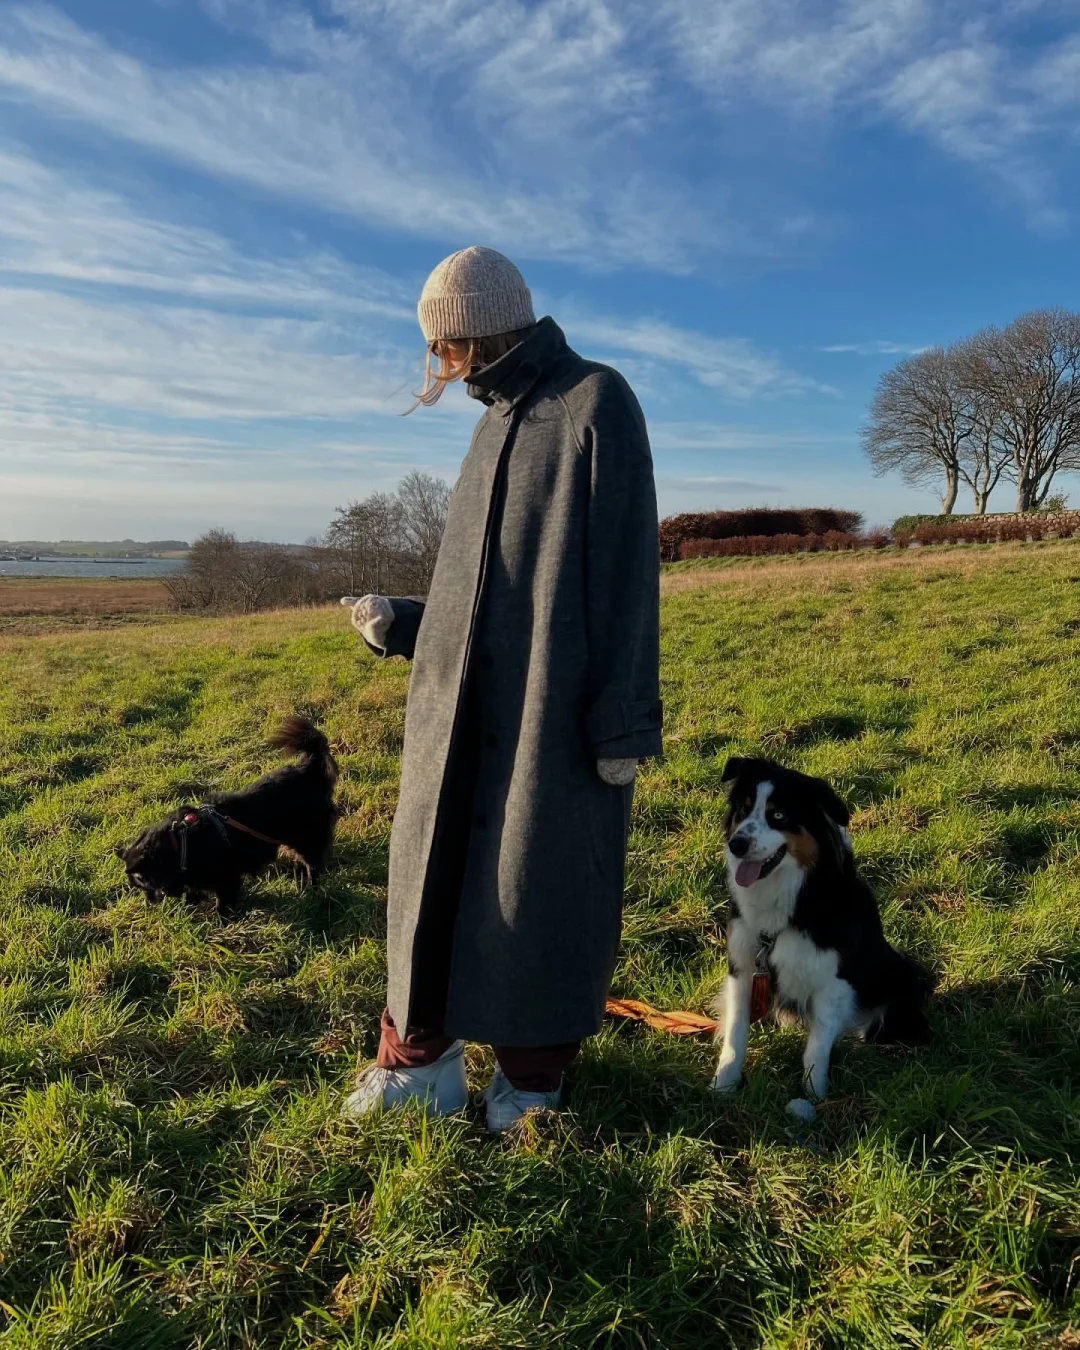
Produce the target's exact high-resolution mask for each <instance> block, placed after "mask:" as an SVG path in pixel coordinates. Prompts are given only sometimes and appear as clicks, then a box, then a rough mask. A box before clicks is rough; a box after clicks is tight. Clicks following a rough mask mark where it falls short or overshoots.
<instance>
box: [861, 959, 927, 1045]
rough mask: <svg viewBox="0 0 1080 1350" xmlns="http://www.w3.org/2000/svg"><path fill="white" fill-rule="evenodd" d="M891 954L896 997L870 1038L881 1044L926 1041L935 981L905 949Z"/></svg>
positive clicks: (918, 1043) (923, 1042)
mask: <svg viewBox="0 0 1080 1350" xmlns="http://www.w3.org/2000/svg"><path fill="white" fill-rule="evenodd" d="M892 957H893V959H892V966H893V969H892V971H891V972H890V974H891V977H892V978H891V980H890V983H891V984H892V986H893V991H894V992H893V997H892V998H891V999H890V1000H889V1002H888V1003H887V1004H886V1006H885V1011H884V1015H883V1017H882V1019H881V1021H880V1022H879V1023H878V1024H877V1026H876V1027H875V1028H874V1029H873V1031H872V1032H871V1033H870V1035H869V1036H868V1037H867V1039H868V1040H873V1041H877V1042H878V1043H879V1044H881V1045H926V1044H927V1042H928V1041H929V1040H930V1024H929V1022H928V1021H927V1020H926V1001H927V999H928V998H929V997H930V995H931V994H932V993H933V992H934V985H935V983H936V981H935V979H934V976H933V975H932V974H931V973H930V971H928V970H927V969H926V967H925V966H921V965H919V963H918V961H913V960H912V958H911V957H910V956H906V955H905V954H904V953H903V952H898V951H896V949H895V948H894V949H893V953H892Z"/></svg>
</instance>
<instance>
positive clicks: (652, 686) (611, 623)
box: [583, 376, 663, 759]
mask: <svg viewBox="0 0 1080 1350" xmlns="http://www.w3.org/2000/svg"><path fill="white" fill-rule="evenodd" d="M610 379H611V382H610V383H609V384H608V385H607V388H606V389H605V390H604V391H603V393H602V395H601V396H600V397H599V398H598V400H597V404H596V410H595V412H594V415H593V417H592V419H591V423H590V425H589V426H588V427H586V428H585V430H584V433H583V440H584V447H583V448H584V449H585V450H586V452H587V453H588V455H589V457H590V482H589V506H588V523H587V533H586V623H587V627H588V643H589V703H588V707H587V709H586V713H585V734H586V736H587V738H588V741H589V744H590V747H591V749H592V752H593V755H594V756H595V758H597V759H644V758H646V757H648V756H650V755H659V754H660V753H661V751H662V748H663V745H662V730H663V709H662V705H661V702H660V545H659V539H658V535H657V518H656V486H655V483H654V481H653V467H652V455H651V453H650V451H649V437H648V433H647V431H646V429H645V419H644V417H643V415H642V412H641V409H640V407H639V406H638V403H637V400H636V399H635V397H634V395H633V393H632V392H631V391H630V388H629V387H628V386H627V385H626V383H625V382H624V381H623V380H622V379H621V378H620V377H618V376H612V377H610Z"/></svg>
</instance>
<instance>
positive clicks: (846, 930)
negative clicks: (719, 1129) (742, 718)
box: [713, 759, 933, 1120]
mask: <svg viewBox="0 0 1080 1350" xmlns="http://www.w3.org/2000/svg"><path fill="white" fill-rule="evenodd" d="M724 782H725V783H729V784H730V785H731V796H730V799H729V804H728V813H727V818H726V820H725V822H724V833H725V835H726V836H727V850H726V852H727V869H728V887H729V889H730V892H731V921H730V924H729V926H728V978H727V982H726V984H725V986H724V990H723V992H722V994H721V996H720V999H719V1000H718V1001H717V1004H718V1012H719V1015H720V1017H721V1019H722V1023H723V1038H724V1047H723V1051H722V1052H721V1055H720V1063H719V1065H718V1066H717V1070H716V1076H715V1078H714V1079H713V1088H714V1090H715V1091H717V1092H726V1091H729V1090H730V1089H731V1088H733V1087H734V1086H735V1085H736V1084H737V1083H738V1081H739V1079H740V1077H741V1076H742V1066H743V1060H744V1059H745V1057H746V1042H747V1033H748V1031H749V1027H750V1023H751V1021H752V1020H754V1019H755V1017H760V1016H763V1015H764V1014H765V1013H766V1012H767V1011H769V1010H770V1008H771V1009H772V1011H774V1012H776V1013H777V1014H779V1015H781V1016H784V1017H787V1018H793V1019H795V1020H797V1021H801V1022H803V1023H805V1024H806V1027H807V1031H808V1036H807V1042H806V1053H805V1054H804V1056H803V1082H804V1089H805V1092H806V1096H805V1097H797V1098H795V1099H793V1100H792V1101H791V1102H789V1103H788V1110H789V1111H791V1112H792V1114H793V1115H796V1116H798V1117H800V1118H801V1119H803V1120H810V1119H812V1118H813V1116H814V1106H813V1102H814V1101H816V1100H820V1099H821V1098H822V1097H824V1096H825V1091H826V1088H827V1086H828V1078H829V1056H830V1054H831V1053H832V1048H833V1045H834V1044H835V1042H836V1040H837V1038H838V1037H839V1036H843V1035H845V1034H851V1033H854V1034H855V1035H857V1036H862V1037H863V1038H864V1039H866V1040H873V1041H879V1042H892V1043H899V1044H907V1045H914V1044H919V1043H921V1042H923V1041H926V1040H927V1039H929V1028H928V1026H927V1022H926V1016H925V1013H924V1011H923V1005H924V1004H925V1002H926V999H927V998H928V996H929V994H930V993H931V991H932V988H933V980H932V978H931V976H930V974H929V973H928V972H927V971H925V970H924V969H923V968H922V966H920V965H918V964H917V963H916V962H915V961H913V960H912V959H911V958H910V957H909V956H905V955H904V953H903V952H899V951H897V950H896V948H895V947H892V946H890V944H889V943H888V942H887V941H886V940H885V935H884V933H883V932H882V928H881V919H880V917H879V915H878V908H877V901H876V900H875V899H874V894H873V892H872V891H871V890H870V887H869V886H867V884H866V882H865V881H863V879H862V878H861V877H860V876H859V873H858V871H857V869H856V866H855V858H854V855H853V854H852V850H851V839H850V836H849V835H848V830H847V827H848V824H849V821H850V819H851V816H850V813H849V811H848V809H847V807H846V806H845V805H844V803H843V802H842V801H841V800H840V798H839V797H838V796H837V795H836V793H835V792H834V791H833V789H832V788H831V787H830V786H829V784H828V783H826V782H825V780H824V779H822V778H811V777H809V776H808V775H807V774H803V773H796V772H795V771H794V770H792V769H785V768H783V767H782V766H781V765H779V764H775V763H773V762H772V761H771V760H768V759H732V760H730V761H729V762H728V765H727V768H726V769H725V770H724ZM754 1005H757V1006H754ZM808 1098H809V1099H810V1100H807V1099H808Z"/></svg>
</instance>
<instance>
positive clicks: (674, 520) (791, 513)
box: [660, 506, 862, 562]
mask: <svg viewBox="0 0 1080 1350" xmlns="http://www.w3.org/2000/svg"><path fill="white" fill-rule="evenodd" d="M861 526H862V516H860V515H859V513H858V512H857V511H840V510H835V509H833V508H831V507H815V506H807V507H798V508H795V509H792V510H785V509H780V508H777V509H773V508H771V507H752V508H749V509H748V510H745V511H699V512H691V513H687V514H685V515H680V516H668V518H667V519H666V520H662V521H661V522H660V554H661V557H662V558H663V559H664V561H665V562H674V561H675V560H676V558H679V557H681V556H682V555H681V553H680V550H681V548H682V546H683V544H686V543H688V542H690V541H691V540H702V539H745V538H747V537H763V536H774V537H776V536H782V535H795V536H796V537H798V538H808V537H809V536H810V535H825V534H827V533H841V534H850V533H854V532H856V531H857V530H859V529H860V527H861ZM777 551H778V552H781V553H790V552H791V551H792V550H791V549H780V550H777ZM695 556H700V557H704V556H715V555H704V554H699V555H695Z"/></svg>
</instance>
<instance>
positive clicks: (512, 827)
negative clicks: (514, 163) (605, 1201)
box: [348, 248, 661, 1132]
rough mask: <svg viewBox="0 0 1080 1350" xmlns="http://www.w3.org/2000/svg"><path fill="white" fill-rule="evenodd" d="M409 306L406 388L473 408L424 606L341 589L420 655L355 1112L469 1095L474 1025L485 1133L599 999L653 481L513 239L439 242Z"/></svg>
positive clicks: (646, 593) (612, 924)
mask: <svg viewBox="0 0 1080 1350" xmlns="http://www.w3.org/2000/svg"><path fill="white" fill-rule="evenodd" d="M419 317H420V327H421V329H422V330H423V334H424V337H425V339H426V340H427V342H428V347H429V360H428V374H427V379H426V381H425V385H424V389H423V391H422V393H421V395H420V402H421V403H423V404H425V405H428V406H430V405H431V404H433V403H435V402H436V400H437V399H438V398H439V396H440V394H441V393H442V392H443V390H444V389H445V388H446V386H447V385H448V384H450V383H452V382H453V381H456V380H464V381H465V382H466V383H467V386H468V391H469V393H470V394H471V395H472V396H473V397H474V398H476V399H479V400H480V401H481V402H482V403H484V404H485V405H486V412H485V413H484V415H483V416H482V417H481V419H480V422H479V424H478V425H477V428H476V431H475V433H474V435H473V440H472V446H471V448H470V450H469V454H468V456H467V457H466V459H465V462H464V464H463V466H462V470H461V476H460V478H459V480H458V483H457V486H456V488H455V489H454V493H453V496H452V498H451V502H450V510H449V515H448V518H447V523H446V531H445V534H444V537H443V542H442V547H441V549H440V552H439V557H438V562H437V565H436V568H435V574H434V577H433V580H432V583H431V590H430V594H429V595H428V599H427V603H426V605H424V604H421V603H419V602H418V601H411V600H398V599H388V598H387V597H384V596H366V597H364V599H362V600H360V601H358V602H357V603H356V604H355V605H354V606H353V616H352V617H353V624H354V626H355V627H356V628H357V630H358V631H359V632H360V634H361V636H362V637H363V639H364V641H365V642H366V643H367V645H368V646H369V647H370V648H371V649H372V651H374V652H375V653H376V654H378V655H380V656H395V655H399V656H404V657H407V658H414V662H415V663H414V668H413V675H412V684H411V688H410V692H409V703H408V709H407V713H406V721H405V748H404V756H403V762H402V775H401V795H400V799H399V803H398V808H397V813H396V816H395V818H394V827H393V833H392V836H391V843H390V892H389V908H388V940H387V956H388V962H389V993H388V996H387V1003H388V1007H387V1010H386V1012H385V1013H384V1015H383V1020H382V1038H381V1041H380V1045H379V1051H378V1057H377V1059H376V1062H375V1063H374V1064H372V1065H369V1066H368V1067H367V1068H366V1069H365V1070H364V1071H363V1072H362V1073H361V1076H360V1079H359V1081H358V1084H357V1087H356V1091H355V1092H354V1093H353V1094H352V1096H351V1097H350V1098H349V1101H348V1110H349V1111H350V1113H352V1114H354V1115H359V1114H363V1113H366V1112H369V1111H373V1110H377V1109H380V1108H383V1107H389V1106H395V1105H400V1104H401V1103H403V1102H405V1101H407V1100H409V1099H411V1098H418V1099H421V1100H423V1101H424V1102H425V1103H426V1107H427V1110H428V1111H429V1112H431V1113H433V1114H439V1115H444V1114H449V1113H451V1112H455V1111H458V1110H460V1109H461V1108H462V1107H464V1106H465V1104H466V1102H467V1099H468V1093H467V1087H466V1080H465V1064H464V1057H463V1053H464V1044H463V1042H464V1041H465V1040H472V1041H478V1042H481V1043H483V1044H488V1045H492V1046H494V1048H495V1057H496V1060H497V1062H498V1065H499V1067H498V1070H497V1071H496V1073H495V1075H494V1077H493V1079H492V1081H491V1083H490V1084H489V1086H488V1088H487V1091H486V1092H485V1094H484V1097H485V1101H486V1104H487V1121H488V1125H489V1127H490V1128H491V1129H492V1130H494V1131H496V1132H498V1131H502V1130H504V1129H506V1128H507V1127H508V1126H509V1125H511V1124H513V1122H514V1121H516V1120H518V1119H519V1118H520V1117H521V1116H522V1115H523V1114H524V1113H525V1111H527V1110H528V1109H530V1108H531V1107H535V1106H546V1107H554V1106H557V1105H558V1103H559V1100H560V1095H561V1090H562V1076H563V1070H564V1069H565V1068H566V1066H567V1065H568V1064H569V1063H570V1062H571V1060H573V1059H574V1057H575V1056H576V1055H577V1053H578V1050H579V1048H580V1043H581V1040H582V1038H583V1037H585V1036H588V1035H592V1034H594V1033H595V1032H596V1031H598V1030H599V1028H600V1023H601V1019H602V1017H603V1012H604V1003H605V1000H606V998H607V994H608V987H609V983H610V980H611V974H612V970H613V968H614V965H615V959H616V954H617V949H618V943H619V934H620V921H621V907H622V894H623V878H624V867H625V859H626V841H627V831H628V826H629V818H630V803H631V798H632V795H633V780H634V773H635V769H636V765H637V761H638V760H639V759H642V758H644V757H646V756H650V755H657V754H659V753H660V749H661V705H660V698H659V638H658V629H659V623H658V591H659V585H658V581H659V561H658V545H657V519H656V499H655V490H654V485H653V472H652V459H651V455H650V452H649V442H648V436H647V433H646V429H645V422H644V419H643V417H642V414H641V409H640V408H639V407H638V404H637V400H636V399H635V398H634V395H633V393H632V392H631V390H630V388H629V387H628V386H627V384H626V382H625V381H624V380H623V378H622V377H621V376H620V375H619V374H617V373H616V372H615V371H614V370H611V369H609V368H608V367H606V366H601V365H597V364H594V363H592V362H589V361H585V360H583V359H582V358H581V357H580V356H578V355H577V354H576V353H575V352H573V351H571V349H570V348H569V347H568V346H567V343H566V339H565V337H564V336H563V333H562V332H561V330H560V329H559V328H558V326H557V325H556V324H555V322H554V321H553V320H552V319H550V318H545V319H541V320H540V322H539V323H537V322H536V319H535V317H534V314H533V307H532V298H531V296H530V293H529V290H528V288H527V287H526V285H525V282H524V280H523V278H522V276H521V274H520V272H519V271H518V269H517V268H516V267H515V266H514V264H513V263H512V262H510V260H509V259H508V258H504V257H503V256H502V255H501V254H499V253H496V252H494V251H493V250H491V249H485V248H468V249H465V250H463V251H462V252H460V253H455V254H453V255H452V256H451V257H449V258H447V259H446V260H445V261H444V262H442V263H440V265H439V266H438V267H437V268H436V269H435V271H434V272H433V273H432V274H431V276H430V278H429V279H428V281H427V284H426V285H425V287H424V291H423V294H422V296H421V299H420V304H419ZM433 362H434V364H433Z"/></svg>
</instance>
